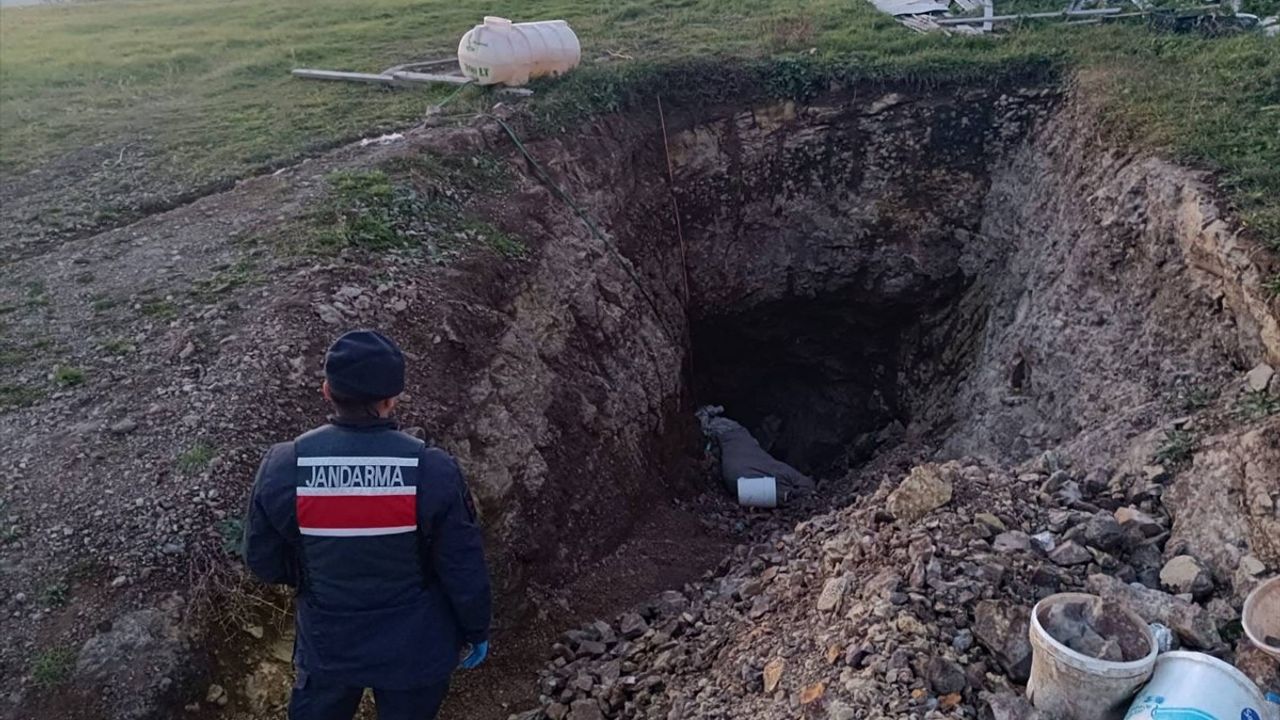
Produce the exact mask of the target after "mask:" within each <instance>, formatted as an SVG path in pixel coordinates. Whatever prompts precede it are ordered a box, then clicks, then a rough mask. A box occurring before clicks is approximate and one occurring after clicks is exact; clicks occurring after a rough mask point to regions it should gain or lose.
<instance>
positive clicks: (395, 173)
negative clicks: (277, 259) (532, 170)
mask: <svg viewBox="0 0 1280 720" xmlns="http://www.w3.org/2000/svg"><path fill="white" fill-rule="evenodd" d="M327 179H328V182H329V193H328V196H327V198H326V200H325V201H324V202H323V203H321V205H320V207H319V209H318V210H317V211H316V212H315V213H314V214H313V216H312V218H311V221H310V224H311V228H310V232H309V233H308V236H309V240H308V241H307V242H306V243H304V246H303V249H305V250H308V251H318V252H332V251H337V250H341V249H343V248H349V247H350V248H363V249H367V250H393V249H394V250H403V251H406V252H412V253H417V254H420V255H422V256H424V257H427V258H428V259H430V260H432V261H435V262H449V261H451V260H454V259H457V258H459V257H461V256H462V255H463V254H464V253H466V252H468V251H469V250H471V249H473V248H485V249H488V250H490V251H492V252H493V253H495V254H497V255H499V256H500V257H503V258H507V259H516V258H520V257H523V256H524V254H525V252H526V248H525V246H524V244H523V242H521V241H520V240H519V239H518V238H516V237H513V236H511V235H509V234H507V233H505V232H503V231H501V230H500V229H498V228H497V227H495V226H493V225H492V224H490V223H488V222H485V221H483V220H479V219H477V218H475V217H473V216H472V215H471V214H470V212H469V209H468V206H469V201H470V200H471V199H472V198H474V197H475V196H477V195H478V194H480V193H482V192H483V191H485V190H492V189H495V188H497V189H501V188H504V187H506V186H507V185H508V184H509V183H510V180H511V178H510V177H509V175H508V174H507V171H506V169H505V167H504V166H502V165H501V164H500V163H499V162H498V161H497V160H496V159H495V158H491V157H489V156H485V155H475V156H471V157H468V158H452V157H451V158H438V157H435V156H431V155H424V156H421V157H418V158H414V159H402V160H397V161H394V162H391V163H389V164H388V165H387V167H386V169H385V170H360V171H340V172H334V173H330V174H329V176H328V178H327Z"/></svg>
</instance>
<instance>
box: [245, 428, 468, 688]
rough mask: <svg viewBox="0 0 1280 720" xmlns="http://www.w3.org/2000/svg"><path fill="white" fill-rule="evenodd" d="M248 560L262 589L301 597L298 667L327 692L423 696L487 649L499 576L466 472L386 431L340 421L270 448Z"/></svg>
mask: <svg viewBox="0 0 1280 720" xmlns="http://www.w3.org/2000/svg"><path fill="white" fill-rule="evenodd" d="M244 556H245V561H246V562H247V564H248V565H249V569H250V570H252V571H253V573H254V574H255V575H257V576H258V577H259V578H261V579H262V580H264V581H266V582H269V583H280V584H285V585H289V586H292V587H294V588H296V590H297V605H298V608H297V614H296V625H297V639H296V641H295V642H296V645H295V650H294V659H295V662H296V663H297V665H298V670H299V672H300V673H306V674H307V675H309V676H310V677H311V678H313V679H315V680H316V681H318V682H324V683H333V684H341V685H345V686H356V687H377V688H387V689H409V688H415V687H420V686H423V685H427V684H431V683H435V682H439V681H441V680H444V679H445V678H447V677H448V676H449V674H450V673H451V672H452V671H453V669H454V667H455V666H456V665H457V663H458V654H459V651H460V650H461V648H462V646H463V644H464V643H476V642H480V641H482V640H487V639H488V633H489V619H490V612H491V599H490V592H489V575H488V571H487V569H486V567H485V561H484V549H483V547H482V544H481V534H480V528H479V526H478V525H477V524H476V518H475V512H474V510H473V508H472V505H471V502H470V497H469V495H468V494H467V488H466V483H465V481H464V480H463V478H462V473H461V471H459V469H458V466H457V463H455V462H454V460H453V459H452V458H451V457H449V456H448V455H447V454H445V453H444V452H441V451H440V450H437V449H434V448H429V447H427V446H426V445H425V444H424V443H423V442H422V441H420V440H417V439H416V438H413V437H411V436H409V435H406V434H404V433H401V432H398V431H396V430H395V426H394V423H393V422H391V421H389V420H369V421H346V420H341V419H338V420H335V421H334V423H333V424H331V425H326V426H324V427H321V428H319V429H316V430H313V431H311V432H309V433H307V434H305V435H303V436H301V437H299V438H298V439H297V440H294V441H293V442H288V443H280V444H278V445H275V446H274V447H272V448H271V450H270V451H268V452H267V455H266V457H265V458H264V459H263V461H262V466H261V467H260V468H259V470H258V477H257V479H256V480H255V482H254V486H253V495H252V497H251V498H250V502H249V513H248V517H247V519H246V521H245V539H244Z"/></svg>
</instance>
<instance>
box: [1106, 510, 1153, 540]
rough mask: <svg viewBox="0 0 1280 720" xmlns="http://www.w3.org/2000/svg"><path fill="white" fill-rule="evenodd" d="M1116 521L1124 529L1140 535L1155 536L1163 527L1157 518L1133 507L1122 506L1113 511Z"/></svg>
mask: <svg viewBox="0 0 1280 720" xmlns="http://www.w3.org/2000/svg"><path fill="white" fill-rule="evenodd" d="M1115 518H1116V522H1118V523H1120V527H1122V528H1124V529H1125V530H1129V531H1132V532H1133V533H1136V534H1137V535H1140V536H1142V537H1155V536H1156V535H1159V534H1160V533H1162V532H1164V530H1165V528H1164V526H1163V525H1161V524H1160V521H1159V520H1156V519H1155V518H1153V517H1151V516H1150V515H1148V514H1147V513H1144V512H1142V511H1141V510H1139V509H1137V508H1135V507H1122V508H1119V509H1117V510H1116V512H1115Z"/></svg>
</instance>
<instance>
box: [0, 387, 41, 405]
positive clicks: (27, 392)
mask: <svg viewBox="0 0 1280 720" xmlns="http://www.w3.org/2000/svg"><path fill="white" fill-rule="evenodd" d="M42 397H44V390H43V389H41V388H35V387H31V386H30V385H14V384H3V385H0V409H5V410H8V409H11V408H20V407H26V406H28V405H34V404H35V403H36V401H38V400H39V399H40V398H42Z"/></svg>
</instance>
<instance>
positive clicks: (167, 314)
mask: <svg viewBox="0 0 1280 720" xmlns="http://www.w3.org/2000/svg"><path fill="white" fill-rule="evenodd" d="M138 309H139V311H140V312H141V313H142V314H143V315H146V316H147V317H151V318H155V319H157V320H172V319H174V318H176V317H178V306H177V305H175V304H174V302H173V301H172V300H169V299H168V298H144V299H143V300H142V301H141V302H140V303H139V305H138Z"/></svg>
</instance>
